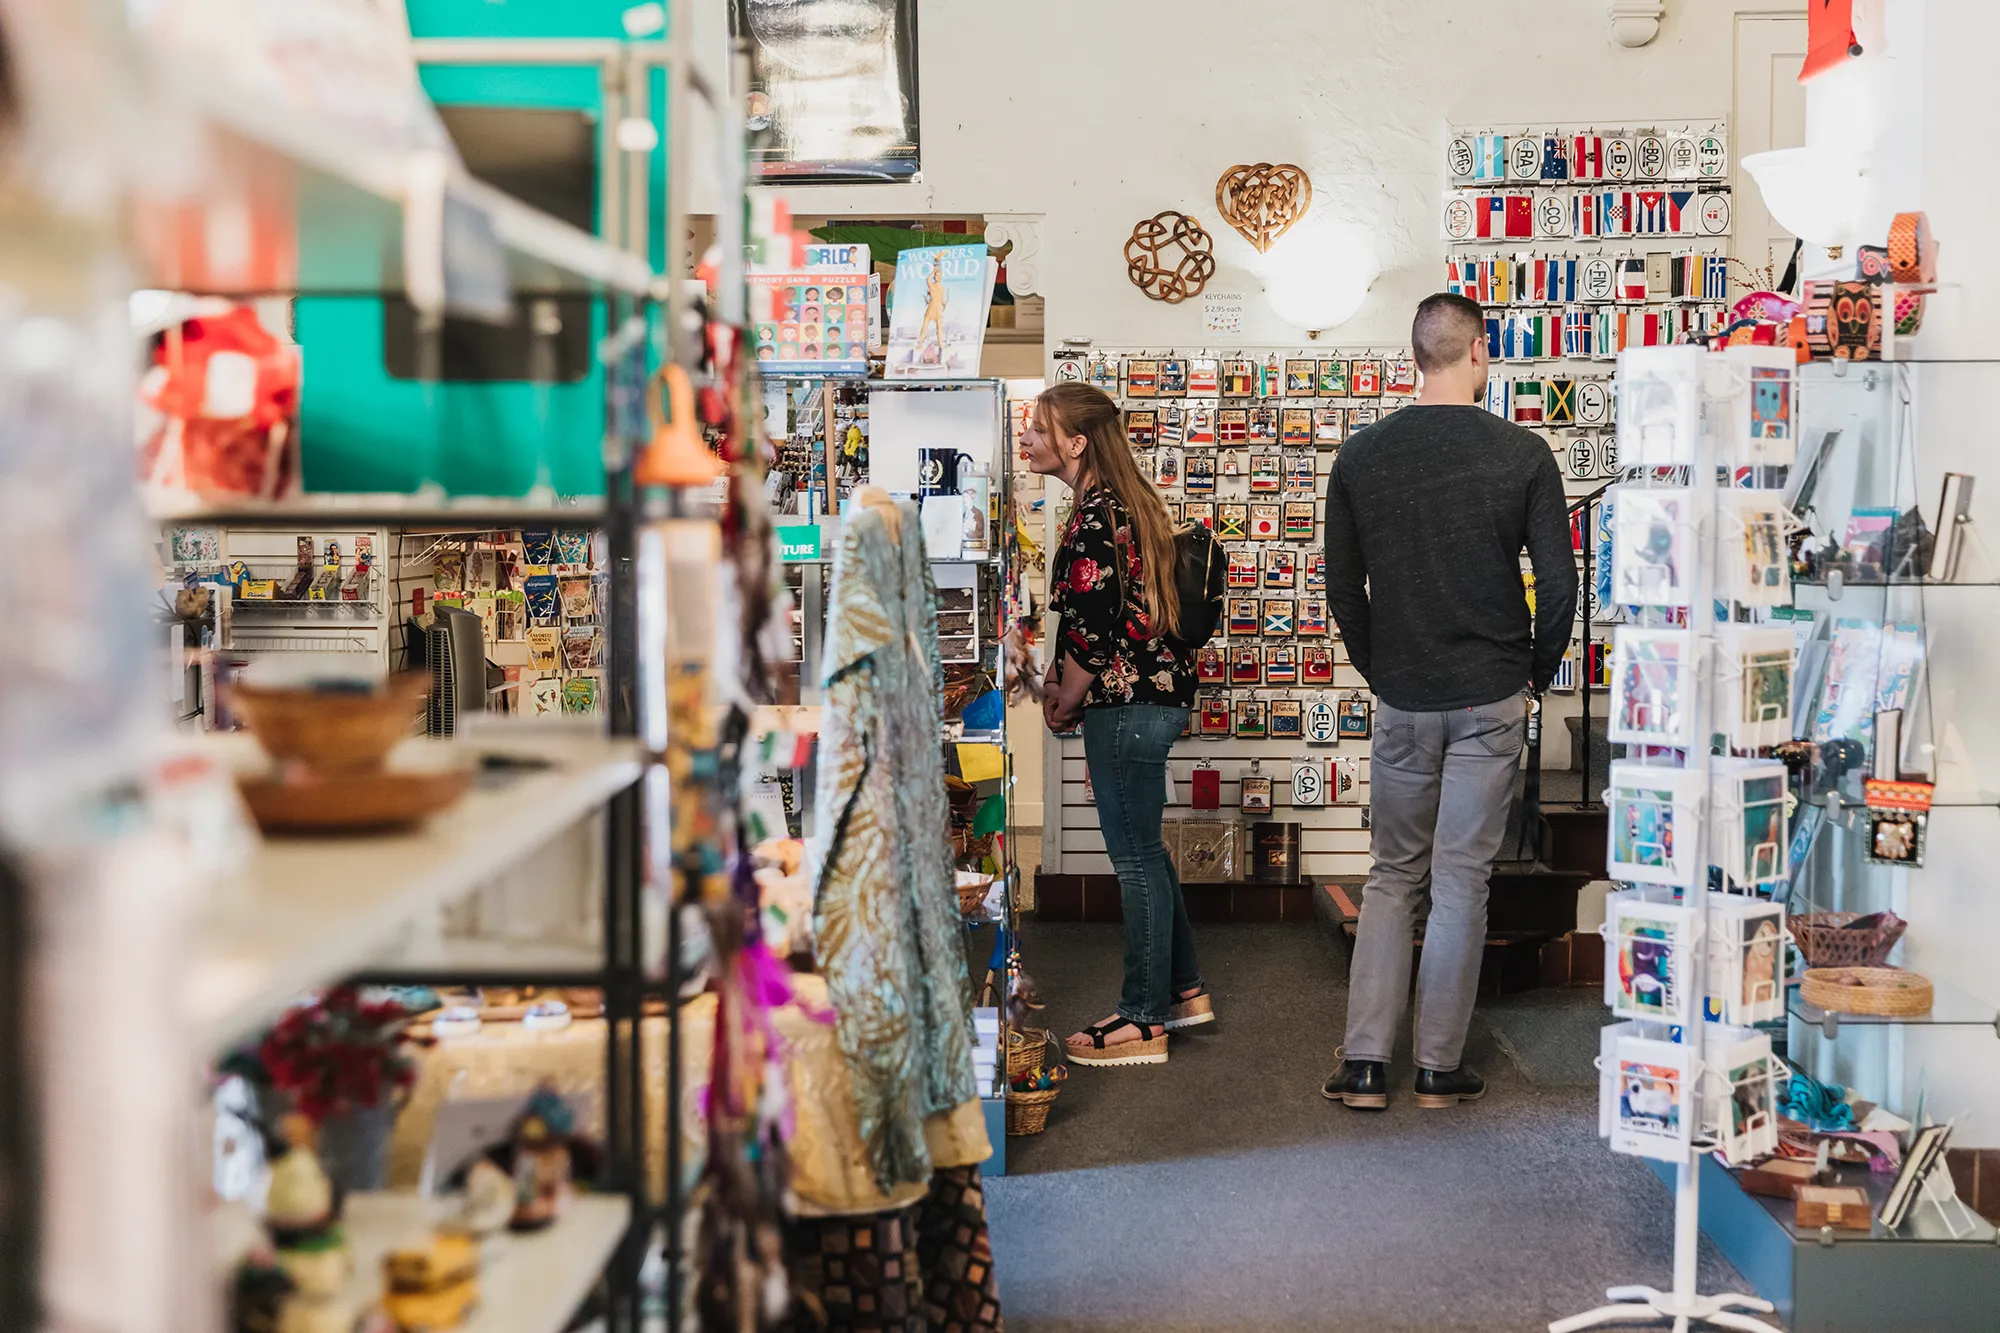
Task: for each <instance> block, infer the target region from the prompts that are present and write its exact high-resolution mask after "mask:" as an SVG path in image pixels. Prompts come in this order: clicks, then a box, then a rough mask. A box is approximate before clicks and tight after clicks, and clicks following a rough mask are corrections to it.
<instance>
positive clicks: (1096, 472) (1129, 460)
mask: <svg viewBox="0 0 2000 1333" xmlns="http://www.w3.org/2000/svg"><path fill="white" fill-rule="evenodd" d="M1035 424H1036V426H1037V427H1038V428H1039V429H1040V430H1041V431H1042V433H1043V434H1044V435H1047V436H1048V437H1049V438H1050V439H1052V440H1066V439H1068V438H1069V437H1070V436H1072V435H1081V436H1083V439H1084V445H1083V458H1082V470H1081V471H1080V472H1079V473H1078V474H1077V488H1078V490H1079V491H1081V490H1084V489H1086V488H1088V487H1089V486H1091V485H1092V484H1096V485H1099V486H1103V487H1105V488H1106V489H1108V490H1109V491H1110V492H1111V493H1112V494H1113V495H1114V496H1116V497H1117V499H1118V504H1119V507H1120V508H1122V509H1123V510H1124V511H1125V513H1126V516H1127V517H1129V518H1130V519H1131V520H1132V540H1133V541H1135V542H1137V543H1138V547H1139V560H1140V563H1141V565H1142V566H1143V567H1144V571H1145V580H1144V582H1145V586H1144V588H1142V589H1141V590H1140V601H1141V602H1142V604H1143V605H1144V606H1145V608H1146V624H1147V626H1148V628H1149V629H1150V630H1151V632H1152V635H1153V636H1154V637H1158V636H1160V635H1163V634H1173V633H1175V632H1176V631H1178V630H1179V629H1180V624H1181V599H1180V589H1179V586H1178V584H1177V583H1176V580H1175V574H1176V571H1177V569H1178V565H1179V560H1180V557H1179V554H1178V552H1177V551H1176V549H1175V546H1174V525H1173V520H1172V519H1171V518H1169V517H1168V515H1167V506H1166V502H1165V501H1163V500H1161V499H1160V493H1159V491H1158V490H1156V489H1155V488H1154V486H1153V484H1152V483H1151V482H1149V481H1147V480H1146V478H1145V476H1144V475H1143V474H1142V473H1141V472H1140V471H1139V464H1138V461H1137V460H1136V459H1135V458H1134V457H1133V456H1132V442H1131V441H1130V440H1128V439H1127V438H1126V437H1125V418H1124V414H1123V413H1121V412H1120V411H1119V410H1118V404H1117V403H1115V402H1113V401H1112V400H1111V398H1110V397H1109V396H1108V395H1107V394H1105V392H1104V391H1103V390H1102V389H1094V388H1092V387H1091V386H1090V385H1088V384H1077V383H1075V382H1072V381H1065V382H1064V383H1061V384H1054V385H1051V386H1049V387H1048V388H1046V389H1044V390H1042V393H1041V396H1040V397H1039V398H1037V399H1036V400H1035Z"/></svg>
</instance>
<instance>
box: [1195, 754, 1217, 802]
mask: <svg viewBox="0 0 2000 1333" xmlns="http://www.w3.org/2000/svg"><path fill="white" fill-rule="evenodd" d="M1188 790H1189V800H1190V801H1191V802H1192V804H1193V806H1194V808H1195V809H1197V810H1220V809H1221V808H1222V771H1221V770H1220V769H1218V768H1217V767H1216V766H1215V765H1214V764H1212V763H1210V762H1209V761H1208V760H1206V759H1204V760H1202V761H1201V762H1200V763H1198V764H1196V765H1195V766H1194V770H1193V771H1192V772H1191V773H1189V774H1188Z"/></svg>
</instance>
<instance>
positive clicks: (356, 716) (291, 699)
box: [229, 672, 431, 774]
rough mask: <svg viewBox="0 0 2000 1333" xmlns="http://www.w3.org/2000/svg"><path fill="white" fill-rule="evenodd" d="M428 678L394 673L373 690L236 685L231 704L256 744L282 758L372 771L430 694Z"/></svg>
mask: <svg viewBox="0 0 2000 1333" xmlns="http://www.w3.org/2000/svg"><path fill="white" fill-rule="evenodd" d="M430 689H431V683H430V680H429V678H428V677H426V676H423V675H420V674H417V673H415V672H409V673H406V674H404V675H400V676H392V677H391V678H390V680H389V685H388V688H387V689H385V690H382V691H379V692H377V693H372V694H339V693H322V692H319V691H316V690H266V689H259V688H257V687H256V686H254V685H242V684H239V685H237V686H235V687H234V688H233V689H232V690H231V691H230V696H229V699H230V706H231V707H232V708H234V709H236V711H237V712H239V713H241V714H242V716H243V720H244V722H245V723H246V724H247V725H248V726H249V728H250V730H251V731H252V732H253V733H254V734H255V735H256V737H257V743H258V744H259V745H262V746H263V747H264V750H265V752H266V753H268V754H269V755H270V756H271V757H272V758H273V759H276V760H278V761H279V762H280V763H300V764H304V765H305V766H306V767H307V768H310V769H312V770H313V771H314V772H315V773H322V774H331V773H372V772H375V771H376V770H378V769H380V768H381V767H382V762H383V760H385V759H387V758H388V757H389V751H391V750H393V749H395V748H396V742H398V741H400V740H402V739H403V738H404V737H405V736H408V735H409V734H410V733H411V723H412V722H414V721H415V720H416V717H417V714H418V712H419V711H420V710H421V709H422V707H423V702H424V698H425V696H427V695H428V694H429V693H430Z"/></svg>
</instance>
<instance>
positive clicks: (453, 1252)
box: [382, 1229, 479, 1333]
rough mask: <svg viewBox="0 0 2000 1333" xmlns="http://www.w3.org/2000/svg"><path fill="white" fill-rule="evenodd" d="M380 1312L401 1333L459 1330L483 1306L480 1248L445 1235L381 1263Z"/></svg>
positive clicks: (457, 1234) (462, 1236) (460, 1236)
mask: <svg viewBox="0 0 2000 1333" xmlns="http://www.w3.org/2000/svg"><path fill="white" fill-rule="evenodd" d="M382 1278H383V1286H384V1291H383V1294H382V1309H383V1312H384V1313H386V1314H387V1315H388V1316H389V1318H390V1319H391V1320H392V1321H394V1323H395V1325H396V1327H397V1328H399V1329H402V1330H403V1333H420V1331H421V1333H434V1331H435V1330H438V1329H446V1328H455V1327H457V1326H458V1324H459V1323H461V1322H462V1321H463V1320H464V1319H465V1315H466V1312H467V1311H468V1310H470V1309H471V1308H472V1307H473V1306H474V1305H477V1304H478V1303H479V1242H478V1241H476V1240H474V1239H473V1238H472V1237H471V1236H470V1235H468V1234H467V1233H465V1232H463V1231H457V1230H450V1229H444V1230H440V1231H438V1233H437V1234H436V1235H434V1236H432V1237H431V1239H430V1243H429V1244H427V1245H423V1246H410V1247H408V1248H405V1249H401V1250H392V1251H390V1252H389V1253H388V1254H387V1255H385V1256H384V1257H383V1259H382Z"/></svg>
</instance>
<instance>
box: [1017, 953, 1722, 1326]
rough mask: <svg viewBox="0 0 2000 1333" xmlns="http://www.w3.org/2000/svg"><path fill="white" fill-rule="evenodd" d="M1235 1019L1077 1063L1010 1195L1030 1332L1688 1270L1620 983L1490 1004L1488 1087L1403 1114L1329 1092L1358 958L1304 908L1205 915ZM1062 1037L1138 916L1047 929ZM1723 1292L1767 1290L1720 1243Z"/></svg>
mask: <svg viewBox="0 0 2000 1333" xmlns="http://www.w3.org/2000/svg"><path fill="white" fill-rule="evenodd" d="M1197 940H1198V946H1199V948H1200V950H1201V956H1202V965H1203V971H1204V973H1205V976H1206V978H1207V980H1208V982H1209V985H1210V987H1211V989H1212V990H1213V991H1214V993H1215V996H1216V1007H1217V1012H1218V1015H1219V1019H1218V1021H1217V1022H1216V1023H1214V1024H1212V1025H1210V1026H1208V1027H1206V1028H1201V1029H1197V1030H1195V1031H1193V1032H1191V1033H1187V1034H1177V1035H1176V1036H1175V1037H1174V1039H1173V1047H1172V1058H1171V1060H1170V1061H1169V1062H1168V1063H1167V1064H1165V1065H1162V1066H1152V1067H1139V1068H1129V1069H1083V1068H1079V1069H1077V1070H1075V1071H1074V1072H1073V1074H1072V1076H1071V1078H1070V1081H1069V1083H1068V1085H1067V1087H1066V1089H1065V1091H1064V1093H1063V1095H1062V1097H1061V1098H1060V1099H1059V1100H1058V1101H1057V1103H1056V1106H1055V1108H1054V1113H1053V1115H1052V1116H1051V1118H1050V1122H1049V1128H1048V1130H1047V1131H1046V1132H1045V1133H1043V1134H1041V1135H1039V1136H1036V1137H1032V1138H1015V1139H1010V1140H1009V1141H1008V1145H1007V1147H1008V1157H1009V1161H1008V1175H1007V1176H1006V1177H1005V1178H1002V1179H995V1180H991V1181H989V1182H988V1192H987V1205H988V1209H989V1212H990V1217H991V1221H992V1228H993V1242H994V1251H995V1256H996V1262H997V1264H998V1266H999V1269H1000V1278H1001V1284H1002V1295H1003V1300H1004V1304H1005V1308H1006V1315H1007V1324H1008V1327H1009V1329H1011V1330H1013V1333H1071V1331H1074V1333H1086V1331H1087V1333H1139V1330H1146V1333H1195V1331H1196V1330H1200V1331H1201V1333H1239V1331H1240V1333H1253V1331H1256V1333H1262V1331H1263V1330H1272V1331H1273V1333H1275V1331H1276V1330H1299V1331H1301V1333H1302V1331H1303V1330H1309V1329H1310V1330H1316V1331H1318V1333H1403V1331H1405V1330H1407V1331H1409V1333H1415V1331H1416V1330H1423V1331H1424V1333H1458V1331H1459V1330H1464V1331H1465V1333H1474V1331H1475V1330H1476V1331H1477V1333H1529V1330H1538V1329H1541V1328H1543V1327H1545V1325H1546V1324H1547V1322H1548V1321H1549V1320H1551V1319H1554V1318H1559V1317H1561V1316H1563V1315H1568V1314H1575V1313H1577V1312H1579V1311H1582V1310H1585V1309H1588V1308H1591V1307H1593V1306H1595V1305H1597V1304H1599V1303H1601V1301H1602V1300H1603V1295H1604V1288H1605V1287H1606V1286H1608V1285H1611V1284H1613V1283H1625V1282H1645V1283H1652V1284H1656V1285H1661V1286H1664V1285H1666V1284H1667V1283H1668V1281H1669V1280H1670V1277H1671V1271H1670V1270H1671V1262H1672V1248H1673V1242H1672V1223H1673V1202H1672V1196H1671V1192H1670V1191H1669V1190H1667V1189H1666V1188H1665V1187H1664V1186H1663V1185H1662V1184H1661V1183H1660V1182H1659V1180H1658V1179H1657V1178H1656V1177H1655V1176H1654V1175H1653V1174H1652V1173H1651V1172H1650V1171H1649V1170H1647V1168H1646V1167H1645V1166H1644V1165H1643V1164H1642V1163H1640V1162H1638V1161H1635V1160H1633V1159H1630V1158H1623V1157H1618V1156H1614V1155H1613V1154H1612V1153H1611V1152H1609V1151H1608V1150H1607V1149H1606V1148H1605V1146H1604V1144H1603V1143H1602V1142H1601V1141H1600V1140H1599V1139H1598V1137H1597V1126H1596V1094H1595V1083H1594V1074H1593V1073H1592V1071H1591V1068H1590V1060H1591V1058H1592V1057H1593V1056H1594V1055H1595V1054H1596V1044H1595V1043H1596V1038H1595V1032H1596V1029H1597V1027H1598V1026H1599V1025H1600V1024H1601V1023H1602V1022H1603V1021H1604V1018H1603V1010H1602V1007H1601V1005H1600V1003H1599V1000H1598V997H1597V996H1595V995H1594V994H1592V993H1591V992H1588V991H1583V992H1576V991H1571V992H1564V993H1554V992H1538V993H1535V994H1531V995H1527V996H1521V997H1513V998H1509V999H1507V1000H1501V1001H1495V1002H1491V1003H1482V1005H1481V1008H1480V1011H1479V1015H1478V1017H1477V1018H1476V1019H1475V1023H1474V1030H1473V1034H1472V1038H1471V1041H1470V1044H1469V1046H1468V1049H1467V1055H1466V1058H1467V1060H1468V1061H1469V1062H1470V1063H1472V1064H1473V1065H1474V1066H1475V1067H1476V1068H1478V1069H1480V1070H1481V1071H1482V1072H1483V1073H1485V1074H1486V1075H1487V1077H1488V1081H1489V1086H1490V1090H1489V1092H1488V1094H1487V1097H1486V1099H1485V1100H1484V1101H1482V1102H1479V1103H1476V1104H1473V1105H1467V1106H1463V1107H1461V1108H1459V1109H1458V1110H1455V1111H1449V1112H1440V1111H1419V1110H1417V1109H1416V1107H1415V1104H1414V1102H1413V1101H1412V1100H1411V1098H1410V1096H1409V1094H1408V1091H1407V1089H1408V1086H1409V1081H1410V1079H1411V1077H1412V1070H1411V1067H1410V1066H1409V1065H1408V1063H1407V1061H1408V1058H1409V1057H1408V1042H1407V1039H1406V1040H1405V1042H1404V1051H1403V1055H1402V1063H1399V1064H1398V1065H1397V1066H1396V1067H1395V1069H1394V1071H1393V1074H1392V1080H1393V1081H1392V1085H1391V1086H1392V1092H1393V1094H1394V1095H1393V1096H1392V1102H1391V1106H1390V1109H1389V1110H1388V1111H1387V1112H1384V1113H1377V1114H1369V1113H1362V1112H1356V1111H1350V1110H1347V1109H1346V1108H1344V1107H1342V1106H1339V1105H1337V1104H1334V1103H1331V1102H1328V1101H1326V1100H1325V1099H1324V1098H1322V1097H1321V1096H1320V1092H1319V1085H1320V1082H1321V1080H1322V1079H1323V1078H1324V1077H1325V1076H1326V1074H1327V1073H1328V1071H1329V1070H1330V1069H1331V1068H1332V1066H1333V1051H1334V1047H1335V1046H1336V1045H1337V1044H1338V1043H1339V1040H1340V1033H1341V1026H1342V1022H1343V1019H1344V1008H1345V993H1344V986H1345V971H1346V966H1345V956H1344V952H1343V951H1342V950H1340V949H1339V948H1338V947H1337V946H1336V945H1335V944H1334V942H1333V940H1332V939H1331V938H1330V937H1329V936H1328V935H1327V934H1325V933H1324V932H1322V931H1321V930H1319V929H1318V928H1316V927H1313V926H1300V925H1282V926H1280V925H1272V926H1260V925H1230V926H1208V927H1200V928H1197ZM1022 957H1023V961H1024V963H1025V965H1026V966H1027V969H1028V971H1029V972H1030V973H1031V974H1032V975H1033V976H1034V977H1035V979H1036V981H1037V982H1038V983H1039V985H1040V987H1041V991H1042V994H1043V996H1044V998H1045V999H1046V1001H1047V1002H1048V1008H1047V1009H1046V1010H1045V1011H1044V1014H1043V1018H1044V1021H1045V1022H1046V1023H1047V1025H1048V1026H1050V1027H1052V1028H1054V1029H1055V1030H1056V1031H1057V1032H1058V1033H1059V1034H1062V1033H1068V1032H1071V1031H1074V1030H1075V1029H1076V1028H1078V1027H1080V1026H1082V1025H1083V1024H1084V1023H1088V1022H1093V1021H1095V1020H1096V1019H1098V1018H1100V1017H1102V1016H1103V1015H1104V1014H1106V1013H1108V1012H1110V1010H1111V1008H1112V1005H1113V1003H1114V1001H1115V999H1116V993H1117V987H1118V978H1119V966H1120V964H1119V959H1120V952H1119V929H1118V928H1117V927H1115V926H1089V925H1065V924H1054V923H1050V924H1039V923H1030V924H1029V925H1028V926H1027V928H1026V929H1025V930H1024V932H1023V938H1022ZM1702 1288H1703V1290H1704V1291H1715V1290H1741V1289H1742V1284H1741V1282H1740V1280H1739V1279H1737V1277H1736V1275H1735V1273H1734V1272H1733V1271H1732V1270H1731V1269H1730V1268H1729V1267H1728V1265H1727V1263H1726V1262H1725V1261H1723V1260H1722V1259H1721V1258H1720V1257H1719V1256H1717V1255H1715V1254H1714V1253H1713V1252H1712V1251H1708V1252H1706V1253H1705V1254H1704V1259H1703V1272H1702Z"/></svg>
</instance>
